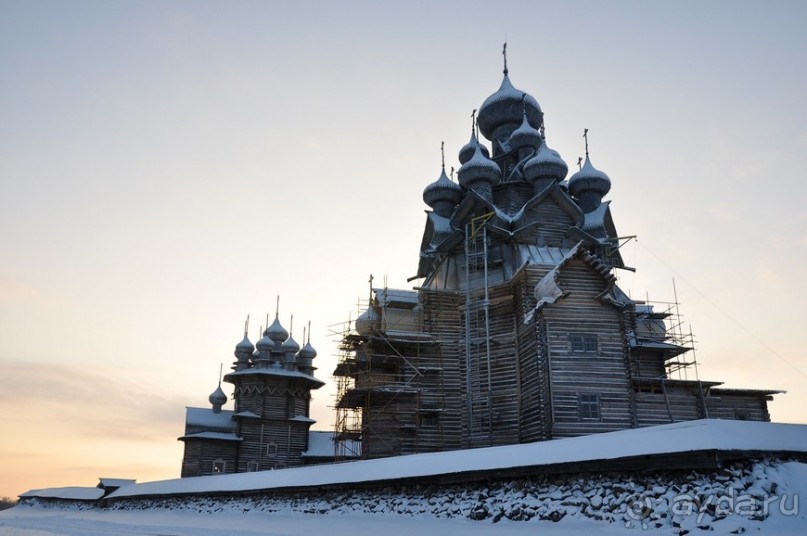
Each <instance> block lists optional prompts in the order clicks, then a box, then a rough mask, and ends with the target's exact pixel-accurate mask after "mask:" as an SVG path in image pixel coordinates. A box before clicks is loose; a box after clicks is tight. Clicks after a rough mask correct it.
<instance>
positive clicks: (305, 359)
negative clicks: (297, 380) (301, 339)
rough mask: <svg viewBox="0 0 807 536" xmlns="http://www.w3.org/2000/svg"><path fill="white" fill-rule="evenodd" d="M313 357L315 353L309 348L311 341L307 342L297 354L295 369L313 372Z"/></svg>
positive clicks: (311, 347)
mask: <svg viewBox="0 0 807 536" xmlns="http://www.w3.org/2000/svg"><path fill="white" fill-rule="evenodd" d="M315 357H317V351H316V350H314V347H313V346H311V341H308V342H307V343H305V346H303V347H302V348H301V349H300V352H299V353H298V354H297V368H299V369H300V370H301V371H302V372H307V371H311V372H313V363H312V361H313V360H314V358H315Z"/></svg>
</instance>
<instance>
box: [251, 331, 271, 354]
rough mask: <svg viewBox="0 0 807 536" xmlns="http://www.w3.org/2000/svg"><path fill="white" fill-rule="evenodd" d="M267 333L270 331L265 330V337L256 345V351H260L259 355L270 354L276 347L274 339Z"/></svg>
mask: <svg viewBox="0 0 807 536" xmlns="http://www.w3.org/2000/svg"><path fill="white" fill-rule="evenodd" d="M267 331H268V330H264V332H263V337H262V338H261V340H259V341H258V342H256V343H255V349H256V350H257V351H258V353H259V354H263V353H264V352H269V351H271V350H272V349H274V347H275V343H274V341H273V340H272V339H270V338H269V335H268V334H267Z"/></svg>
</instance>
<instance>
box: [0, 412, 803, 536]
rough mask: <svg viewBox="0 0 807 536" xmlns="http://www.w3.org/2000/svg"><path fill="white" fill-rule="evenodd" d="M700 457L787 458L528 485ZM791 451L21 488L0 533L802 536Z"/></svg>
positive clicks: (343, 468) (798, 431)
mask: <svg viewBox="0 0 807 536" xmlns="http://www.w3.org/2000/svg"><path fill="white" fill-rule="evenodd" d="M712 449H713V450H721V451H745V452H749V451H756V452H779V453H782V452H786V453H789V454H786V458H785V459H777V458H764V459H759V460H755V461H754V460H746V461H738V462H736V463H734V464H732V465H730V466H728V467H723V468H721V469H718V470H713V471H705V472H695V471H668V472H663V471H659V472H654V473H631V472H623V473H613V472H611V473H580V474H558V475H552V474H543V475H542V473H544V471H542V470H541V469H540V467H541V466H542V465H544V464H558V463H568V462H573V461H580V460H604V459H617V458H625V457H630V456H637V455H653V454H664V453H673V452H674V453H679V454H684V455H686V453H688V452H693V451H703V450H712ZM805 453H807V426H803V425H783V424H772V423H749V422H731V421H693V422H689V423H679V424H674V425H668V426H659V427H653V428H646V429H639V430H625V431H621V432H614V433H609V434H598V435H594V436H586V437H579V438H572V439H564V440H556V441H547V442H542V443H533V444H527V445H513V446H508V447H495V448H489V449H475V450H468V451H455V452H445V453H433V454H419V455H412V456H407V457H399V458H387V459H380V460H367V461H360V462H350V463H344V464H335V465H323V466H310V467H302V468H297V469H284V470H278V471H265V472H261V473H248V474H239V475H221V476H214V477H196V478H186V479H176V480H169V481H163V482H147V483H143V484H133V485H126V486H123V487H121V488H120V489H119V490H118V491H117V492H115V493H113V494H111V495H110V496H109V497H108V502H107V504H106V505H105V507H103V508H102V507H99V506H96V504H95V503H94V501H92V500H87V499H92V498H94V497H96V496H97V495H99V494H100V493H101V491H100V490H98V489H96V488H52V489H48V490H33V491H31V492H28V493H25V494H23V497H24V498H25V502H24V504H21V505H19V506H17V507H15V508H13V509H11V510H7V511H5V512H0V535H2V536H5V535H24V536H51V535H70V536H72V535H96V534H105V535H117V534H120V535H130V534H152V535H177V536H179V535H190V534H193V535H197V534H198V535H202V536H204V535H213V534H216V535H219V534H225V533H226V534H228V535H250V534H268V535H284V536H285V535H289V536H291V535H308V534H312V535H313V534H317V535H318V536H320V535H321V534H322V533H323V532H324V531H327V533H328V534H329V536H338V535H340V534H345V535H347V534H351V535H352V536H355V534H356V533H357V532H361V533H365V532H367V531H378V532H383V533H384V536H395V535H398V534H401V535H404V534H405V535H407V536H410V534H411V533H414V532H416V533H418V534H419V536H430V535H432V534H434V535H438V534H439V535H440V536H445V535H447V534H460V533H462V534H463V535H465V534H490V533H493V532H495V533H496V534H527V533H529V534H535V533H536V532H540V533H542V534H547V535H550V536H552V535H558V534H572V535H575V534H643V533H650V534H679V535H684V534H698V533H701V532H707V531H708V532H711V533H713V534H743V533H766V534H799V535H803V534H807V512H805V508H807V507H802V499H803V498H804V501H805V502H807V464H806V463H802V462H800V461H796V459H799V460H804V459H805ZM787 456H790V457H791V458H789V459H788V458H787ZM513 467H524V468H530V469H529V474H531V475H534V476H531V477H530V478H518V479H513V478H511V479H503V478H501V477H498V479H496V477H495V475H496V471H497V469H505V468H513ZM474 471H483V472H488V471H489V472H490V473H489V474H490V475H491V477H490V478H491V480H490V481H487V482H470V481H466V482H463V481H462V479H459V480H458V479H456V478H454V479H452V480H451V481H452V482H460V483H454V484H446V483H440V482H438V481H434V480H428V479H427V480H421V479H419V477H428V476H429V475H446V474H452V475H454V476H457V475H462V474H466V473H469V474H473V472H474ZM511 474H512V473H511ZM413 478H414V479H415V480H412V479H413ZM399 479H404V480H403V481H401V480H399ZM406 479H409V480H406ZM374 481H375V482H376V483H373V482H374ZM379 481H380V482H379ZM415 482H418V483H415ZM370 483H373V484H372V485H368V484H370ZM323 486H325V487H323ZM290 488H293V489H295V490H296V491H289V490H290ZM188 494H192V495H188ZM76 499H82V500H76Z"/></svg>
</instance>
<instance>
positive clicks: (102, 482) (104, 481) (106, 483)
mask: <svg viewBox="0 0 807 536" xmlns="http://www.w3.org/2000/svg"><path fill="white" fill-rule="evenodd" d="M98 480H99V482H98V486H99V487H102V488H107V487H111V488H119V487H121V486H128V485H129V484H134V483H135V482H136V480H135V479H133V478H104V477H101V478H99V479H98Z"/></svg>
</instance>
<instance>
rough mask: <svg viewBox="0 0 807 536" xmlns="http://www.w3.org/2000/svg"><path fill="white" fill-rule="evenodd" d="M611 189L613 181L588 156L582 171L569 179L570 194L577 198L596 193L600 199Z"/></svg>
mask: <svg viewBox="0 0 807 536" xmlns="http://www.w3.org/2000/svg"><path fill="white" fill-rule="evenodd" d="M610 189H611V179H609V178H608V175H606V174H605V173H603V172H602V171H600V170H599V169H597V168H595V167H594V166H593V165H592V164H591V160H590V159H589V157H588V156H586V161H585V162H584V163H583V167H582V168H580V171H578V172H577V173H575V174H574V175H572V176H571V177H569V192H570V193H571V194H572V195H573V196H575V197H581V196H582V195H583V194H585V193H587V192H594V193H597V194H599V196H600V197H602V196H604V195H605V194H607V193H608V191H609V190H610Z"/></svg>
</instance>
